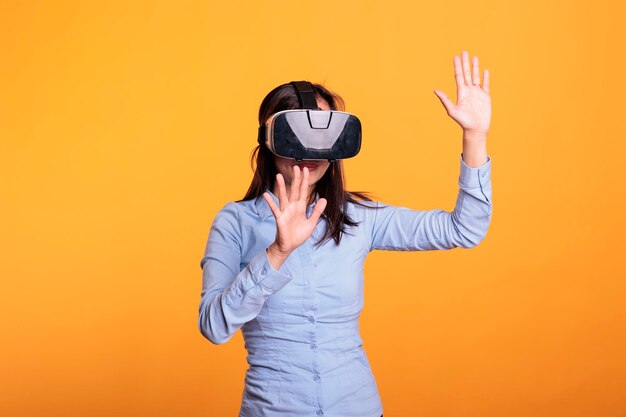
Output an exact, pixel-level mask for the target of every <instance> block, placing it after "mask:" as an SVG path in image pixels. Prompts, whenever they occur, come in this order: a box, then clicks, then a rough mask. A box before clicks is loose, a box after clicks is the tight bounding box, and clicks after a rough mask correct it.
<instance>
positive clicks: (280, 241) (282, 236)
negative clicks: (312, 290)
mask: <svg viewBox="0 0 626 417" xmlns="http://www.w3.org/2000/svg"><path fill="white" fill-rule="evenodd" d="M293 168H294V174H293V180H292V181H291V188H290V193H289V197H287V190H286V187H285V179H284V178H283V176H282V174H280V173H279V174H276V181H277V184H278V201H279V203H280V208H279V207H277V206H276V203H275V202H274V200H273V199H272V196H271V195H269V193H268V192H265V193H263V197H264V198H265V201H267V204H268V205H269V206H270V209H271V210H272V213H273V214H274V218H275V219H276V245H277V246H278V249H279V250H280V251H281V252H285V253H286V252H291V251H292V250H294V249H295V248H297V247H298V246H300V245H301V244H303V243H304V242H305V241H306V240H307V239H308V238H309V237H310V236H311V234H312V233H313V230H315V226H316V225H317V222H318V220H319V218H320V216H321V215H322V213H323V212H324V209H325V208H326V203H327V201H326V199H325V198H320V199H318V200H317V203H316V204H315V206H314V207H313V213H311V217H309V218H307V217H306V209H307V199H308V198H307V197H308V195H307V192H308V189H309V169H308V168H307V167H304V169H303V171H304V172H303V174H302V175H301V174H300V167H299V166H297V165H294V166H293Z"/></svg>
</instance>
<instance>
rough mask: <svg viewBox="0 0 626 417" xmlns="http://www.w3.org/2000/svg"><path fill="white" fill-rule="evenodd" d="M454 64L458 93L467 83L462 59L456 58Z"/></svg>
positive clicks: (453, 59)
mask: <svg viewBox="0 0 626 417" xmlns="http://www.w3.org/2000/svg"><path fill="white" fill-rule="evenodd" d="M452 61H453V62H454V79H455V80H456V88H457V91H458V90H459V89H461V88H462V87H463V86H465V81H463V69H462V68H461V59H460V58H459V57H458V56H456V55H455V56H454V58H452Z"/></svg>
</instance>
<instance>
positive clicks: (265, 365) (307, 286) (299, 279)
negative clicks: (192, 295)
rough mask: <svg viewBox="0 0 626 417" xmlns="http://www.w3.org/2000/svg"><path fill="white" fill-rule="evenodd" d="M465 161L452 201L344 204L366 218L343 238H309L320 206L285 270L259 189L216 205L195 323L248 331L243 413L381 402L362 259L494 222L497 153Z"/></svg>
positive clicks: (216, 336) (250, 416)
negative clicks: (272, 258)
mask: <svg viewBox="0 0 626 417" xmlns="http://www.w3.org/2000/svg"><path fill="white" fill-rule="evenodd" d="M460 165H461V172H460V176H459V180H458V183H459V193H458V196H457V199H456V205H455V207H454V210H453V211H452V212H447V211H444V210H439V209H436V210H426V211H421V210H412V209H409V208H406V207H397V206H391V205H386V204H383V203H376V202H371V203H367V204H368V205H370V206H373V205H381V206H383V208H382V209H377V210H375V209H371V208H369V207H367V208H366V207H360V206H358V205H356V204H352V203H349V204H348V205H347V209H346V210H347V214H348V215H349V216H350V217H351V218H352V219H353V220H357V221H358V222H360V224H359V225H358V226H356V227H347V231H348V234H344V235H343V237H342V239H341V242H340V244H339V245H336V244H335V242H334V240H332V239H330V240H328V241H326V242H325V243H324V244H323V245H321V246H319V247H317V248H316V247H314V243H316V242H317V241H318V240H319V238H320V236H321V235H322V234H323V232H324V230H325V226H326V224H325V223H326V220H325V219H324V218H323V217H321V218H320V220H319V221H318V224H317V227H316V229H315V230H314V232H313V234H312V235H311V237H309V239H308V240H307V241H306V242H304V243H303V244H302V245H301V246H299V247H298V248H296V249H295V250H294V251H293V252H292V253H291V254H290V255H289V257H288V258H287V260H286V261H285V262H284V263H283V264H282V265H281V267H280V269H279V270H276V269H274V268H273V267H272V265H271V264H270V263H269V260H268V258H267V253H266V251H265V249H266V248H267V247H268V246H269V245H270V244H271V243H272V242H273V241H274V239H275V237H276V222H275V219H274V215H273V214H272V212H271V210H270V208H269V206H268V204H267V202H266V201H265V200H264V198H263V196H259V197H257V198H256V199H251V200H246V201H242V202H229V203H227V204H226V205H225V206H224V207H223V208H222V209H221V210H220V211H219V212H218V213H217V215H216V216H215V219H214V221H213V224H212V226H211V230H210V232H209V236H208V240H207V244H206V250H205V254H204V257H203V258H202V260H201V262H200V266H201V267H202V269H203V274H202V293H201V301H200V308H199V320H198V325H199V328H200V332H201V333H202V335H204V337H206V338H207V339H209V340H210V341H211V342H213V343H216V344H220V343H225V342H227V341H228V340H229V339H230V338H231V337H232V336H233V334H234V333H235V332H236V331H237V330H239V329H240V328H241V330H242V333H243V338H244V340H245V348H246V350H247V352H248V355H247V358H246V359H247V361H248V364H249V368H248V370H247V371H246V375H245V383H244V390H243V394H242V402H241V408H240V412H239V417H279V416H280V417H288V416H289V417H296V416H297V417H302V416H311V417H317V416H322V415H323V416H325V417H379V416H380V415H381V414H382V413H383V407H382V403H381V400H380V396H379V393H378V388H377V385H376V382H375V380H374V376H373V374H372V370H371V368H370V365H369V362H368V359H367V356H366V353H365V350H364V349H363V348H362V344H363V341H362V339H361V337H360V335H359V316H360V313H361V309H362V308H363V264H364V261H365V258H366V257H367V255H368V253H369V252H371V251H372V250H374V249H382V250H397V251H417V250H434V249H451V248H454V247H463V248H471V247H473V246H476V245H477V244H478V243H479V242H480V241H481V240H482V239H483V238H484V237H485V235H486V233H487V229H488V227H489V223H490V221H491V208H492V204H491V159H490V158H489V157H488V159H487V162H486V163H485V164H483V165H482V166H480V167H476V168H470V167H469V166H467V165H466V164H465V162H464V161H463V159H462V156H461V161H460ZM268 191H269V190H268ZM270 194H271V196H272V198H273V199H274V201H275V202H276V204H277V205H278V204H279V202H278V198H277V197H276V196H275V195H274V194H273V193H271V191H270ZM318 199H319V195H316V198H315V201H317V200H318ZM314 204H315V203H313V204H311V205H310V206H308V209H307V217H308V216H309V215H310V214H311V212H312V209H313V206H314Z"/></svg>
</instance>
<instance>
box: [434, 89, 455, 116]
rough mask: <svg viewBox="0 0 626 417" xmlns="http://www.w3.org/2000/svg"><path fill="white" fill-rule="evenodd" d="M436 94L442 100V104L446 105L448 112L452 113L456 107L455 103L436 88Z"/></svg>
mask: <svg viewBox="0 0 626 417" xmlns="http://www.w3.org/2000/svg"><path fill="white" fill-rule="evenodd" d="M435 94H436V95H437V97H439V100H441V104H443V107H445V109H446V113H448V114H451V113H452V111H453V109H454V103H452V101H450V99H449V98H448V96H446V95H445V93H444V92H443V91H439V90H435Z"/></svg>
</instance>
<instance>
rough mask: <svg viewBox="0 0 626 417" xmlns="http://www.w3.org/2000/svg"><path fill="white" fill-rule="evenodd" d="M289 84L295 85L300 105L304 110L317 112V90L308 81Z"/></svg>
mask: <svg viewBox="0 0 626 417" xmlns="http://www.w3.org/2000/svg"><path fill="white" fill-rule="evenodd" d="M289 84H291V85H293V86H294V87H295V89H296V91H297V92H298V98H299V99H300V105H301V106H302V108H303V109H313V110H317V109H318V106H317V100H315V90H313V86H312V85H311V83H310V82H308V81H292V82H290V83H289Z"/></svg>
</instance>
